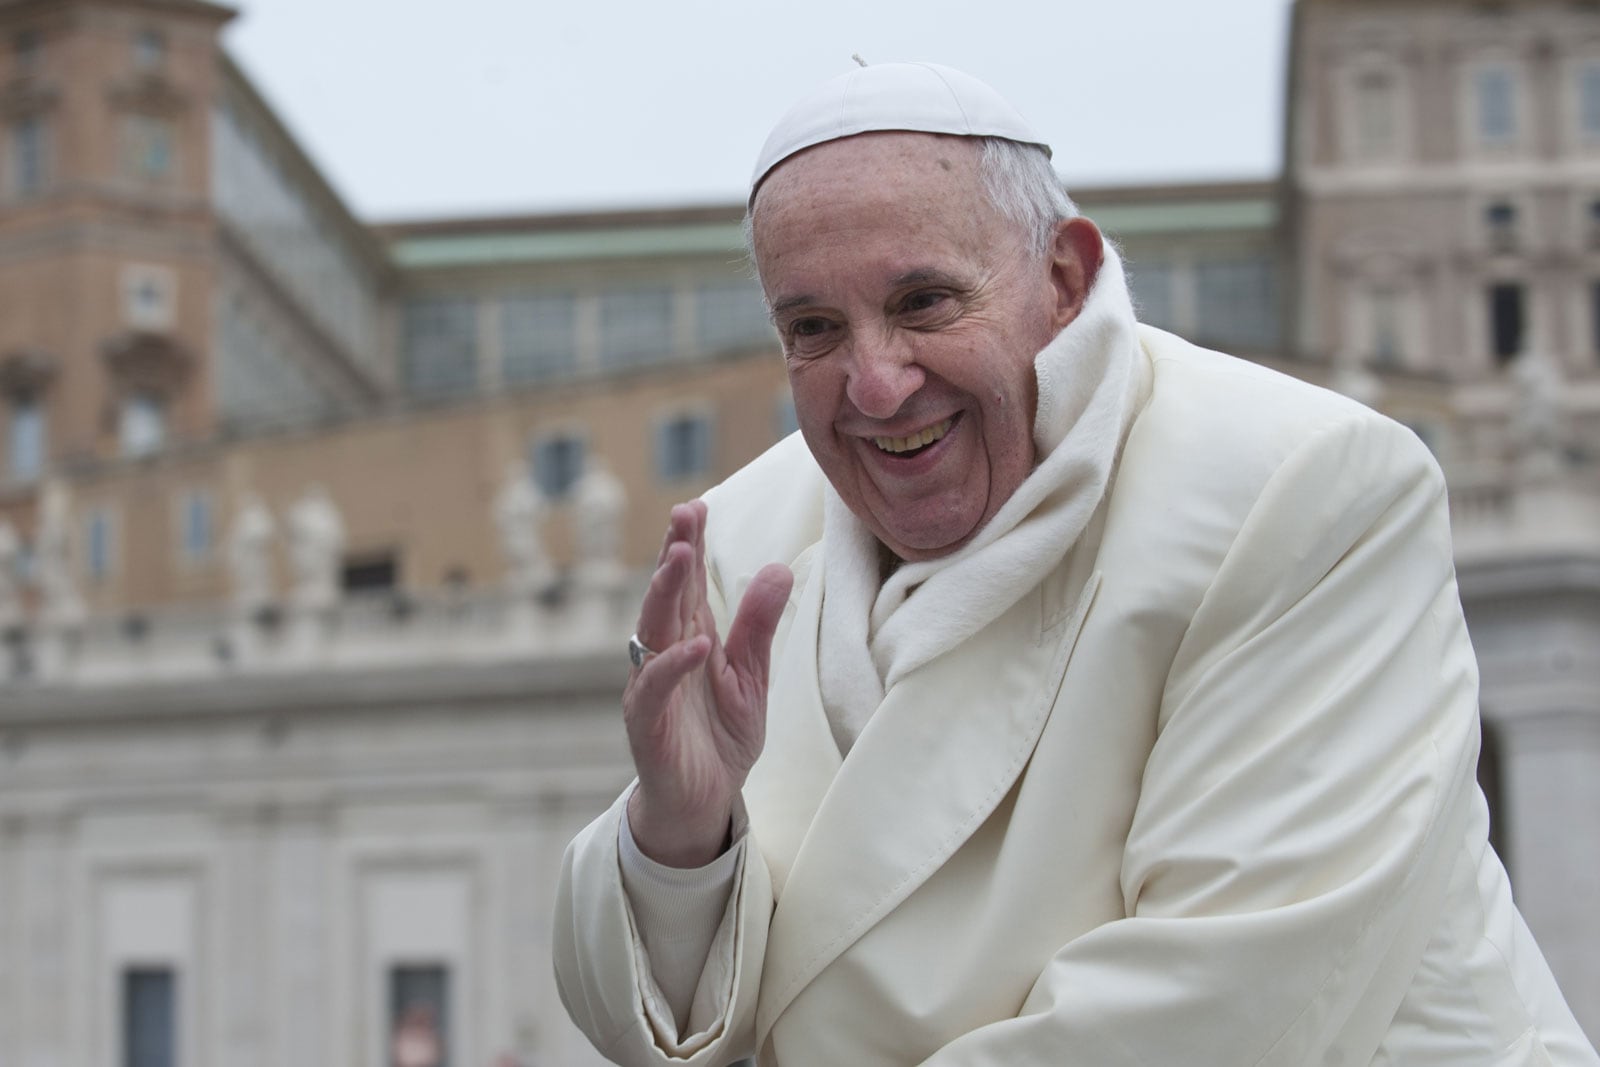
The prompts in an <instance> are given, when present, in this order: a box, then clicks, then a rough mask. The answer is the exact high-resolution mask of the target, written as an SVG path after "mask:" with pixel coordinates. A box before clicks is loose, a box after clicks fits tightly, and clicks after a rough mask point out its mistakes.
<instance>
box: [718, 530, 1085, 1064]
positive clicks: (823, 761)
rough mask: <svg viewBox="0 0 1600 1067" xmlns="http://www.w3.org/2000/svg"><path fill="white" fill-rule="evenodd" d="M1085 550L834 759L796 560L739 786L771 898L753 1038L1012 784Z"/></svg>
mask: <svg viewBox="0 0 1600 1067" xmlns="http://www.w3.org/2000/svg"><path fill="white" fill-rule="evenodd" d="M1089 555H1090V556H1091V557H1092V553H1091V554H1089ZM1084 558H1085V557H1084V555H1082V554H1080V553H1077V552H1073V553H1071V554H1069V557H1068V560H1069V564H1070V563H1071V562H1077V563H1078V564H1079V566H1078V567H1076V568H1074V567H1072V566H1070V565H1069V564H1064V565H1063V566H1062V567H1061V568H1058V570H1057V571H1056V573H1055V574H1053V575H1052V577H1051V580H1049V581H1046V582H1045V583H1043V585H1041V586H1040V587H1039V588H1036V589H1034V590H1032V591H1031V592H1030V593H1028V594H1027V595H1026V596H1024V597H1023V598H1022V599H1021V600H1019V601H1018V602H1017V603H1016V604H1015V605H1013V606H1012V607H1011V608H1010V609H1009V610H1007V611H1006V612H1005V613H1004V614H1002V615H1001V617H1000V618H999V619H997V620H995V622H993V623H991V624H990V625H989V626H987V627H986V628H985V629H984V630H982V631H981V632H980V633H978V634H977V635H975V636H974V637H972V638H970V639H969V640H968V641H967V642H966V643H965V644H964V645H963V646H962V647H961V648H960V649H958V650H956V651H955V652H952V653H950V654H947V655H944V656H941V657H939V658H937V659H936V660H934V661H933V662H931V663H928V664H927V665H925V666H923V667H921V668H919V669H917V670H916V671H914V672H912V673H911V674H909V675H908V676H906V677H905V678H903V679H902V680H900V682H899V683H898V684H896V685H894V686H893V687H892V688H891V689H890V690H889V692H888V694H887V695H886V696H885V698H884V701H883V704H882V705H881V706H880V707H879V709H878V710H877V712H876V713H875V714H874V715H873V717H872V719H871V721H870V722H869V723H868V724H867V727H866V729H865V730H864V731H863V732H862V734H861V736H860V738H859V739H858V740H857V741H856V744H855V746H854V747H853V748H852V749H851V750H850V755H849V758H848V759H843V760H841V758H840V755H839V749H838V746H837V745H836V744H835V742H834V739H833V735H832V733H831V731H830V730H829V727H828V723H827V719H826V716H825V714H824V712H823V707H822V698H821V693H820V691H819V688H818V683H817V634H818V626H819V624H820V621H821V608H822V599H823V588H822V587H823V581H822V573H823V568H822V567H821V566H817V565H808V566H806V568H805V572H804V577H803V580H802V583H801V584H797V589H798V592H797V593H796V595H795V599H794V601H793V602H792V615H791V616H790V619H789V620H788V621H787V623H786V627H785V630H784V631H780V634H779V639H780V641H782V646H781V652H780V654H779V656H778V657H777V658H776V659H775V662H774V664H773V679H772V683H773V684H772V685H771V687H770V690H769V692H770V693H771V697H770V704H769V707H768V716H767V719H768V730H767V740H766V749H765V755H763V757H762V759H761V760H760V761H759V762H757V764H756V766H755V768H754V769H753V770H752V772H751V775H750V779H749V781H748V782H747V783H746V785H745V800H746V804H747V806H748V808H749V811H750V819H751V824H752V826H753V827H754V828H755V831H756V840H757V841H758V842H759V843H760V846H761V850H762V854H763V857H764V858H765V859H766V861H767V866H768V869H769V870H770V872H771V874H772V881H773V891H774V896H775V898H776V900H777V906H776V908H775V910H774V912H773V916H772V925H771V930H770V933H769V936H768V941H767V953H766V962H765V966H764V970H763V974H762V982H761V990H762V992H761V1000H760V1005H759V1007H758V1010H757V1020H756V1024H757V1041H758V1047H759V1044H760V1043H761V1042H764V1041H765V1040H766V1037H767V1034H768V1033H769V1032H770V1030H771V1028H772V1025H773V1023H774V1022H775V1021H776V1019H777V1017H778V1016H779V1015H780V1014H781V1013H782V1012H783V1011H784V1009H785V1008H787V1007H788V1005H789V1004H790V1003H791V1002H793V1000H794V998H795V997H796V996H797V995H798V994H799V993H800V992H801V990H803V989H804V988H805V986H806V985H807V984H809V983H810V982H811V981H812V979H814V978H815V977H816V976H817V975H818V974H819V973H820V972H821V971H822V970H823V968H825V967H826V966H827V965H828V964H829V963H830V962H832V961H833V960H834V959H836V958H837V957H838V956H839V955H840V954H841V953H843V952H844V951H845V950H846V949H848V948H849V947H850V946H851V945H852V944H854V943H855V942H856V941H857V940H859V939H860V938H861V936H862V935H863V934H865V933H866V932H867V931H868V930H870V929H871V928H872V927H873V926H874V925H876V924H877V923H878V922H879V921H881V920H882V919H883V918H884V916H886V915H887V914H888V913H889V912H891V911H892V910H893V909H894V908H895V907H896V906H897V905H899V904H900V903H901V902H902V901H903V900H905V898H906V897H908V896H909V895H910V894H911V893H912V892H913V891H914V890H915V889H916V888H917V887H918V886H920V885H921V884H922V883H923V882H925V881H926V880H927V879H928V878H929V877H930V876H931V875H932V874H933V873H934V872H935V871H937V870H938V869H939V867H940V866H942V865H943V864H944V862H945V861H946V860H947V859H949V857H950V856H951V855H952V854H953V853H954V852H955V851H956V849H958V848H959V847H960V846H961V844H962V843H963V842H964V841H965V840H966V839H967V838H968V837H970V836H971V835H972V834H973V833H974V832H975V831H976V830H977V829H978V827H979V826H980V825H981V824H982V823H983V821H984V820H985V819H986V818H988V816H989V815H990V814H991V813H992V812H993V811H994V809H995V808H996V806H997V805H998V804H999V803H1000V801H1001V800H1002V798H1003V797H1004V796H1005V795H1006V793H1007V792H1008V791H1009V790H1010V788H1011V787H1012V785H1013V784H1014V783H1015V781H1016V779H1017V777H1018V776H1019V775H1020V774H1021V772H1022V769H1023V768H1024V767H1025V766H1026V765H1027V761H1028V758H1029V756H1030V755H1031V754H1032V752H1033V749H1034V746H1035V745H1036V743H1037V742H1038V739H1039V735H1040V733H1041V732H1042V731H1043V729H1044V725H1045V722H1046V721H1047V720H1048V719H1049V716H1050V711H1051V708H1052V707H1053V706H1054V704H1055V700H1056V696H1057V692H1058V690H1059V688H1060V684H1061V679H1062V676H1063V674H1064V672H1065V670H1066V666H1067V662H1068V660H1069V659H1070V657H1071V654H1072V649H1073V646H1074V644H1075V642H1076V639H1077V634H1078V631H1079V630H1080V629H1081V627H1082V625H1083V620H1084V618H1085V616H1086V615H1087V613H1088V610H1089V607H1090V605H1091V604H1092V602H1093V599H1094V594H1095V591H1096V589H1097V588H1098V586H1099V575H1098V574H1093V575H1087V574H1084V573H1083V570H1084V569H1085V568H1083V567H1082V562H1083V560H1084ZM806 562H807V563H808V564H811V561H810V560H807V561H806ZM1074 571H1076V572H1077V573H1074ZM797 577H798V575H797ZM1066 605H1071V607H1070V609H1068V608H1067V607H1066Z"/></svg>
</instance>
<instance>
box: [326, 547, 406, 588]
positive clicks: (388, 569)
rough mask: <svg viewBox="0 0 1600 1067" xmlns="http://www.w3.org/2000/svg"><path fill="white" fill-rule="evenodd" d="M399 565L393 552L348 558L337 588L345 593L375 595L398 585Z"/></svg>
mask: <svg viewBox="0 0 1600 1067" xmlns="http://www.w3.org/2000/svg"><path fill="white" fill-rule="evenodd" d="M399 575H400V563H399V560H398V559H397V558H396V554H395V552H394V551H393V550H392V549H390V550H385V551H381V552H368V553H366V554H364V555H359V556H350V557H349V558H347V559H346V560H345V561H344V565H343V567H342V568H341V571H340V577H339V587H340V588H341V589H343V590H344V591H345V592H347V593H375V592H382V591H384V590H388V589H394V588H396V587H398V585H399Z"/></svg>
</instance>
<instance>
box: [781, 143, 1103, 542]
mask: <svg viewBox="0 0 1600 1067" xmlns="http://www.w3.org/2000/svg"><path fill="white" fill-rule="evenodd" d="M978 156H979V150H978V147H977V145H976V144H975V143H973V142H971V141H967V140H964V139H961V138H952V137H937V136H932V135H928V134H917V133H874V134H866V135H862V136H858V137H851V138H847V139H844V140H840V141H832V142H829V143H827V144H823V145H819V146H817V147H815V148H811V149H807V150H806V151H804V152H802V153H800V154H799V155H797V156H795V157H794V158H792V159H789V160H787V161H785V162H784V163H782V164H781V165H780V166H779V167H778V168H777V169H776V170H775V171H774V172H773V173H772V174H771V175H770V176H769V177H768V178H767V180H766V182H765V183H764V184H763V185H762V187H761V189H760V192H759V194H758V196H757V199H756V203H755V218H754V239H755V255H756V263H757V265H758V266H759V267H760V271H761V280H762V284H763V286H764V288H765V289H766V295H767V299H768V302H769V303H770V304H771V306H772V309H773V318H774V321H775V322H776V324H777V327H778V332H779V335H780V336H781V338H782V341H783V349H784V357H785V360H786V361H787V364H788V369H789V381H790V384H791V386H792V388H793V391H794V400H795V410H796V413H797V414H798V416H799V422H800V429H801V432H802V433H803V434H804V435H805V439H806V443H807V445H809V446H810V448H811V452H812V454H813V455H814V456H816V458H817V462H818V463H819V464H820V465H821V466H822V469H823V472H824V473H825V474H827V476H828V480H829V481H831V482H832V483H833V487H834V488H835V489H836V490H837V491H838V493H839V495H840V496H841V497H842V498H843V499H844V502H845V503H846V504H847V505H848V506H849V507H850V510H851V511H853V512H854V513H855V514H856V515H857V516H859V517H860V518H861V520H862V521H863V522H865V523H866V524H867V526H868V527H869V528H871V530H872V531H873V533H874V534H876V535H877V537H878V539H879V540H881V541H882V542H883V543H884V544H885V545H887V546H888V547H889V548H890V550H892V551H893V552H894V553H895V555H897V556H899V557H900V558H901V559H905V560H920V559H930V558H934V557H937V556H942V555H945V554H947V553H949V552H952V551H954V550H955V549H957V548H959V547H961V546H962V545H964V544H965V543H966V542H967V541H968V540H970V539H971V538H972V536H973V535H974V534H976V533H977V532H978V530H979V529H981V528H982V526H983V525H984V523H986V522H988V521H989V520H990V519H991V518H993V516H994V514H995V512H997V511H998V510H999V509H1000V507H1001V505H1002V504H1004V503H1005V502H1006V500H1007V499H1009V498H1010V496H1011V494H1012V493H1013V492H1015V491H1016V489H1017V487H1018V486H1019V485H1021V484H1022V481H1023V479H1025V478H1026V477H1027V476H1028V473H1029V472H1030V471H1031V470H1032V469H1033V462H1034V447H1033V419H1034V410H1035V408H1036V406H1037V393H1036V380H1035V376H1034V370H1033V359H1034V356H1035V355H1037V354H1038V352H1039V350H1040V349H1041V348H1043V347H1044V346H1045V345H1046V344H1047V343H1049V341H1050V340H1051V339H1052V338H1053V337H1054V336H1055V335H1056V334H1057V333H1058V332H1059V331H1060V330H1061V328H1062V327H1063V326H1065V325H1066V323H1067V322H1068V321H1070V320H1071V318H1072V317H1073V315H1075V314H1076V313H1077V310H1078V308H1079V307H1080V306H1081V303H1082V295H1083V294H1082V292H1081V291H1074V287H1073V284H1072V279H1071V278H1069V277H1067V276H1066V275H1067V274H1069V273H1070V272H1064V271H1063V270H1062V269H1061V262H1060V256H1059V255H1058V254H1056V253H1051V254H1047V255H1045V256H1042V257H1041V256H1038V255H1036V254H1034V253H1033V252H1032V251H1031V250H1030V249H1029V248H1028V242H1027V236H1026V234H1025V233H1024V232H1023V229H1022V227H1021V226H1019V225H1017V224H1016V223H1013V222H1011V221H1010V220H1008V219H1006V218H1005V217H1004V216H1002V215H1000V214H999V212H998V211H996V210H995V209H994V207H993V206H992V205H991V204H990V202H989V198H988V197H987V196H986V195H985V193H984V191H983V187H982V180H981V178H980V176H979V171H978ZM1090 230H1091V231H1092V227H1090ZM1095 239H1096V240H1098V235H1097V234H1096V236H1095ZM1060 244H1061V242H1060V241H1058V245H1060Z"/></svg>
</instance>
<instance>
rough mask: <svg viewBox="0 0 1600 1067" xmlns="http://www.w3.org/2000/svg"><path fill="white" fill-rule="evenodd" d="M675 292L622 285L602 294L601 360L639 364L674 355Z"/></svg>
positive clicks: (610, 364)
mask: <svg viewBox="0 0 1600 1067" xmlns="http://www.w3.org/2000/svg"><path fill="white" fill-rule="evenodd" d="M673 347H674V338H673V335H672V292H671V291H670V290H667V289H619V290H616V291H613V292H609V293H602V294H600V364H601V366H603V367H606V368H608V369H610V368H620V367H638V366H644V365H645V364H649V363H659V362H661V361H663V360H668V359H671V358H672V354H673Z"/></svg>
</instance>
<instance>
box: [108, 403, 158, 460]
mask: <svg viewBox="0 0 1600 1067" xmlns="http://www.w3.org/2000/svg"><path fill="white" fill-rule="evenodd" d="M118 437H119V440H120V441H121V445H122V454H123V455H124V456H148V455H150V454H152V453H155V452H159V451H161V446H162V445H164V444H166V441H167V409H166V405H165V404H164V403H162V401H161V398H160V397H157V396H154V395H152V394H150V393H132V394H129V395H128V396H126V397H124V398H123V400H122V417H121V420H120V423H119V433H118Z"/></svg>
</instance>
